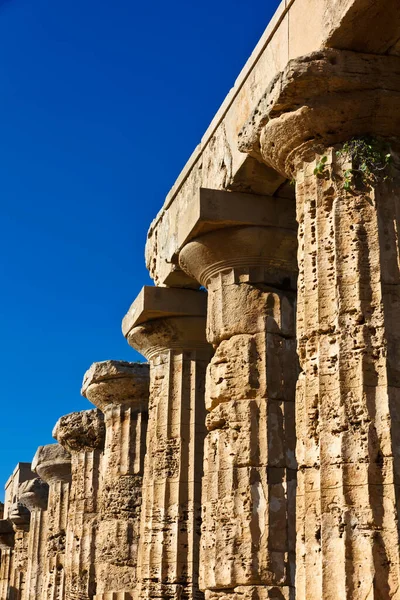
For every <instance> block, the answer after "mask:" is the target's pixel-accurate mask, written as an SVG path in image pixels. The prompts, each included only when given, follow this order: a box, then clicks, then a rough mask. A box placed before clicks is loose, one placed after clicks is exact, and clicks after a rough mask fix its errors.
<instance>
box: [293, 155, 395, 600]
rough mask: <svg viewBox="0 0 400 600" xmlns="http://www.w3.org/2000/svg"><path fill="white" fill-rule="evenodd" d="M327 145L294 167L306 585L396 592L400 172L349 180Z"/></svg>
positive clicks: (354, 592)
mask: <svg viewBox="0 0 400 600" xmlns="http://www.w3.org/2000/svg"><path fill="white" fill-rule="evenodd" d="M337 151H338V147H336V148H335V149H332V148H326V149H325V150H324V154H323V155H324V156H328V157H329V160H328V163H329V164H328V165H327V167H326V177H323V176H322V177H318V176H316V175H315V174H314V169H315V166H316V164H317V163H318V162H319V161H320V160H321V158H322V155H321V154H317V155H316V157H315V160H313V161H307V162H304V163H303V164H302V165H301V168H300V169H299V171H298V175H297V182H298V183H297V206H298V209H297V211H298V220H299V246H300V247H299V251H300V252H299V267H300V276H299V304H298V342H299V354H300V361H301V365H302V369H303V372H302V375H301V378H300V381H299V389H298V416H297V423H298V433H299V444H298V460H299V468H300V474H299V489H298V503H297V519H298V576H297V582H298V593H299V597H300V598H304V599H305V598H311V597H317V596H318V597H322V598H328V597H333V596H334V595H336V597H338V598H351V599H357V600H358V599H360V600H361V599H363V598H365V597H367V595H368V594H371V595H370V596H368V597H371V598H380V599H381V598H382V599H386V598H392V597H396V596H394V595H393V594H394V593H395V590H398V587H399V584H400V572H399V567H400V555H399V534H398V520H399V500H398V493H399V483H400V482H399V474H400V455H399V452H398V450H397V449H398V447H399V442H400V438H399V411H398V403H399V400H400V395H399V386H400V369H399V364H400V362H399V360H400V352H399V341H400V270H399V263H398V257H399V250H400V248H399V238H398V231H399V226H400V194H399V192H398V189H399V187H398V186H399V183H400V177H399V174H398V173H396V174H395V170H394V169H392V176H393V179H392V180H391V181H386V182H382V183H380V184H377V185H376V186H374V187H373V188H371V189H369V190H366V189H360V190H357V189H354V190H353V192H352V193H348V192H347V191H346V190H345V189H343V181H344V180H345V171H346V170H347V169H348V168H351V166H352V165H349V164H345V165H344V164H343V161H342V160H340V159H338V158H337V155H336V152H337Z"/></svg>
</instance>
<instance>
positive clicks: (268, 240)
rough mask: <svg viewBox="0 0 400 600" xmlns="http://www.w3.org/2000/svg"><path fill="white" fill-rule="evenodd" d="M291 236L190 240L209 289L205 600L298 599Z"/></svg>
mask: <svg viewBox="0 0 400 600" xmlns="http://www.w3.org/2000/svg"><path fill="white" fill-rule="evenodd" d="M295 252H296V237H295V230H294V226H293V221H292V223H291V228H290V227H288V228H287V229H282V228H273V227H272V228H262V227H251V228H248V227H242V228H240V227H238V228H232V229H229V228H228V229H223V230H221V231H217V232H212V233H207V234H205V235H203V236H201V237H199V238H197V239H195V240H194V241H192V242H190V243H189V244H187V245H186V246H185V247H184V248H183V249H182V250H181V254H180V264H181V266H182V268H183V269H184V270H185V271H186V272H187V273H189V274H191V275H192V276H194V277H195V278H196V279H197V280H198V281H199V282H200V283H201V284H202V285H204V286H205V287H207V289H208V318H207V338H208V340H209V342H210V343H212V344H213V345H214V347H215V348H216V352H215V355H214V357H213V359H212V361H211V364H210V367H209V370H208V373H207V385H206V407H207V409H208V411H209V414H208V416H207V430H208V433H207V438H206V444H205V456H204V483H203V501H202V521H203V525H202V537H201V553H200V565H201V570H200V574H201V579H200V582H201V587H202V588H203V589H204V590H205V591H206V597H207V598H219V597H220V596H221V595H223V596H224V597H235V598H236V597H237V596H238V595H239V597H242V596H243V597H244V598H248V597H249V598H250V597H254V594H256V596H255V597H262V598H275V597H276V598H278V597H279V598H281V597H282V598H283V597H285V598H289V597H290V598H291V597H292V595H291V594H292V590H293V585H294V580H293V576H294V519H293V516H294V494H295V486H296V471H295V470H296V462H295V456H294V450H295V430H294V395H295V382H296V377H297V359H296V349H295V340H294V330H295V324H294V314H295V313H294V305H295V291H294V290H295V275H296V261H295Z"/></svg>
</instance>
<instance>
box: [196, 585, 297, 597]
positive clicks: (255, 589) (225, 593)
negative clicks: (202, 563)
mask: <svg viewBox="0 0 400 600" xmlns="http://www.w3.org/2000/svg"><path fill="white" fill-rule="evenodd" d="M232 596H233V597H234V598H235V599H237V600H294V598H295V591H294V588H291V589H284V590H282V588H280V587H275V586H272V587H268V586H257V585H253V586H239V587H236V588H234V589H233V590H222V591H218V590H215V591H209V592H206V600H230V599H231V598H232Z"/></svg>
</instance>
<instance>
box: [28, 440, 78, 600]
mask: <svg viewBox="0 0 400 600" xmlns="http://www.w3.org/2000/svg"><path fill="white" fill-rule="evenodd" d="M32 469H33V470H34V471H35V472H36V473H37V474H38V475H39V477H40V478H41V479H42V480H43V481H45V482H46V483H48V485H49V499H48V509H47V530H46V531H47V535H46V551H45V558H44V570H43V587H42V596H41V598H42V600H64V599H65V547H66V531H67V523H68V509H69V494H70V485H71V457H70V454H69V453H68V452H67V451H66V450H64V448H62V446H60V445H59V444H49V445H48V446H40V447H39V448H38V450H37V452H36V455H35V457H34V459H33V461H32Z"/></svg>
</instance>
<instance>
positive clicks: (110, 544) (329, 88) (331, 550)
mask: <svg viewBox="0 0 400 600" xmlns="http://www.w3.org/2000/svg"><path fill="white" fill-rule="evenodd" d="M399 240H400V4H399V3H398V2H397V1H394V0H318V1H317V0H283V1H282V3H281V5H280V7H279V8H278V10H277V12H276V14H275V16H274V17H273V19H272V21H271V23H270V24H269V25H268V27H267V29H266V31H265V33H264V35H263V37H262V39H261V40H260V42H259V44H258V45H257V47H256V48H255V50H254V52H253V54H252V55H251V57H250V58H249V60H248V62H247V63H246V65H245V67H244V69H243V71H242V72H241V73H240V75H239V77H238V79H237V80H236V82H235V85H234V87H233V88H232V89H231V91H230V92H229V94H228V96H227V97H226V100H225V102H224V103H223V105H222V106H221V109H220V110H219V112H218V113H217V115H216V116H215V118H214V120H213V121H212V123H211V125H210V127H209V129H208V130H207V131H206V133H205V134H204V136H203V138H202V140H201V143H200V144H199V146H198V147H197V148H196V149H195V151H194V153H193V154H192V156H191V158H190V159H189V162H188V163H187V165H186V166H185V168H184V170H183V172H182V173H181V174H180V175H179V177H178V179H177V181H176V184H175V185H174V187H173V188H172V190H171V192H170V193H169V195H168V196H167V198H166V200H165V203H164V205H163V207H162V208H161V210H160V212H159V214H158V215H157V217H156V218H155V220H154V221H153V223H152V224H151V225H150V229H149V233H148V240H147V245H146V261H147V267H148V270H149V272H150V275H151V277H152V279H153V281H154V286H152V287H151V286H150V287H149V286H145V287H143V289H142V290H141V292H140V294H139V295H138V296H137V298H136V299H133V303H132V305H131V307H130V308H129V309H128V310H127V314H126V316H125V317H124V319H123V322H122V331H123V335H124V336H125V338H126V340H127V343H128V344H129V345H130V346H132V348H134V349H136V350H137V351H138V352H139V353H141V354H142V355H143V357H144V358H143V362H142V363H127V362H121V361H118V360H109V361H105V362H98V363H94V364H93V365H92V366H91V367H90V368H89V369H88V371H87V372H86V374H85V375H84V378H83V385H82V394H83V395H84V396H85V397H86V398H88V400H89V401H90V402H91V403H92V404H93V405H94V408H93V409H92V410H89V411H82V412H79V413H72V414H70V415H66V416H61V418H60V419H59V421H58V422H57V423H56V424H55V427H54V431H53V436H54V438H55V443H54V444H50V445H47V446H41V447H39V448H38V450H37V452H36V454H35V456H34V457H33V459H32V464H27V463H19V464H18V465H17V467H16V469H15V470H14V472H13V474H12V475H11V477H10V479H9V481H8V482H7V484H6V495H5V504H4V507H3V506H1V505H0V517H1V518H0V600H150V599H159V600H202V599H205V600H268V599H270V600H295V599H296V600H400V533H399V532H400V521H399V510H400V497H399V494H400V241H399ZM127 308H128V307H127ZM94 358H95V357H94ZM88 367H89V365H88ZM16 458H18V457H16ZM398 476H399V479H397V477H398Z"/></svg>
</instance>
